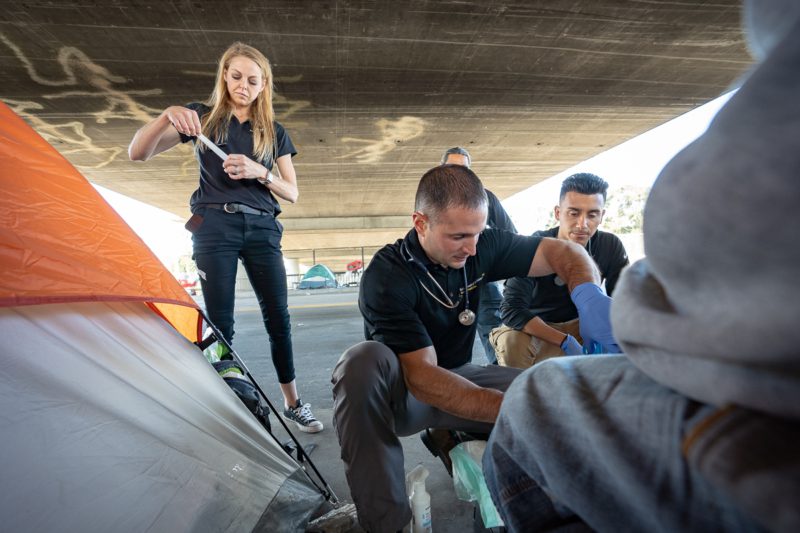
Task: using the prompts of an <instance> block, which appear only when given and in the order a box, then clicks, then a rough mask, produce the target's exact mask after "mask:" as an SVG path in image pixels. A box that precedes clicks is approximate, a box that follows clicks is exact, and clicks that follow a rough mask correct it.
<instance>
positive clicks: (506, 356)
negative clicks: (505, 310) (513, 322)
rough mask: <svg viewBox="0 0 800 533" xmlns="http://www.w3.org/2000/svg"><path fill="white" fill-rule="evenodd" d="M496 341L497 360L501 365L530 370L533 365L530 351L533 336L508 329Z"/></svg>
mask: <svg viewBox="0 0 800 533" xmlns="http://www.w3.org/2000/svg"><path fill="white" fill-rule="evenodd" d="M495 339H496V340H495V342H494V344H495V351H496V352H497V360H498V361H500V364H501V365H503V366H511V367H515V368H528V367H529V366H531V365H532V364H533V358H532V356H531V351H530V342H531V336H530V335H528V334H527V333H523V332H521V331H517V330H513V329H508V330H507V331H504V332H502V333H500V334H499V335H497V336H496V337H495ZM501 354H502V357H501Z"/></svg>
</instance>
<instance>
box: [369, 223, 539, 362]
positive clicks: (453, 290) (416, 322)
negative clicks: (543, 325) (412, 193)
mask: <svg viewBox="0 0 800 533" xmlns="http://www.w3.org/2000/svg"><path fill="white" fill-rule="evenodd" d="M540 241H541V238H539V237H525V236H521V235H516V234H513V233H509V232H506V231H500V230H493V229H487V230H485V231H484V232H483V233H481V236H480V238H479V239H478V244H477V252H476V254H475V255H474V256H472V257H470V258H468V259H467V262H466V265H465V268H466V274H467V285H468V287H469V289H468V291H469V292H468V294H469V308H470V309H472V311H473V312H475V313H476V314H477V312H478V304H479V301H478V300H479V298H480V296H479V295H480V291H479V290H476V289H478V288H479V286H480V285H482V284H484V283H486V282H488V281H495V280H498V279H506V278H510V277H514V276H524V275H527V273H528V270H529V269H530V266H531V262H532V261H533V256H534V254H535V253H536V248H537V247H538V246H539V242H540ZM426 270H427V271H428V272H430V273H431V275H433V277H434V279H436V281H437V282H438V283H439V285H440V286H441V287H442V289H444V290H445V291H447V293H448V296H449V297H450V299H451V300H452V301H453V302H459V304H458V305H457V306H456V307H455V309H448V308H446V307H445V306H443V305H441V304H440V303H438V302H437V301H436V300H435V299H434V298H432V297H431V296H430V295H429V294H428V293H427V292H426V291H425V290H424V289H423V288H422V286H421V285H420V283H422V284H424V285H425V287H427V288H428V290H430V291H431V292H432V293H433V294H435V295H436V296H437V298H439V299H440V300H443V301H445V302H446V300H445V298H444V296H443V295H442V294H441V293H440V291H439V289H438V288H437V287H436V284H435V283H433V281H431V279H430V278H429V277H428V275H427V274H426V273H425V272H426ZM463 292H464V273H463V269H460V268H459V269H452V268H444V267H441V266H439V265H435V264H433V263H432V262H431V261H430V260H429V259H428V256H427V255H425V252H424V251H423V249H422V247H421V245H420V243H419V239H418V238H417V232H416V230H411V231H410V232H409V233H408V235H406V237H405V239H400V240H398V241H397V242H395V243H394V244H388V245H386V246H384V247H383V248H382V249H381V250H380V251H379V252H378V253H377V254H375V257H373V258H372V261H371V262H370V264H369V267H368V268H367V269H366V271H365V272H364V275H363V277H362V278H361V289H360V292H359V296H358V306H359V308H360V309H361V314H362V315H363V316H364V329H365V336H366V338H367V339H368V340H376V341H378V342H382V343H383V344H385V345H386V346H388V347H389V348H391V349H392V350H393V351H394V352H395V353H396V354H401V353H407V352H413V351H415V350H419V349H422V348H426V347H428V346H433V347H434V349H435V350H436V355H437V358H438V365H439V366H440V367H443V368H455V367H458V366H461V365H463V364H466V363H468V362H469V361H470V359H471V358H472V345H473V342H474V340H475V329H476V326H477V320H476V321H475V322H473V324H472V325H470V326H463V325H461V323H459V321H458V314H459V313H461V312H462V311H463V310H464V303H465V299H464V297H463Z"/></svg>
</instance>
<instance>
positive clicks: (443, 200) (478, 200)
mask: <svg viewBox="0 0 800 533" xmlns="http://www.w3.org/2000/svg"><path fill="white" fill-rule="evenodd" d="M488 204H489V201H488V199H487V198H486V191H485V190H484V189H483V184H482V183H481V180H480V178H478V176H476V175H475V173H474V172H472V171H471V170H470V169H469V168H467V167H465V166H463V165H450V164H448V165H441V166H438V167H433V168H432V169H430V170H429V171H427V172H426V173H425V174H424V175H423V176H422V178H421V179H420V180H419V185H418V186H417V196H416V198H415V200H414V210H416V211H419V212H420V213H423V214H425V215H428V217H429V218H430V219H431V221H435V220H436V219H438V218H439V216H440V215H441V214H442V213H443V212H444V211H446V210H447V209H451V208H453V207H462V208H466V209H474V210H478V209H487V208H488V207H487V206H488Z"/></svg>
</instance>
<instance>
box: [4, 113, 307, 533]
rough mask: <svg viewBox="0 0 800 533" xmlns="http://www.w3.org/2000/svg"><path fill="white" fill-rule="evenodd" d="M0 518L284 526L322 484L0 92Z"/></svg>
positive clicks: (187, 308) (128, 527)
mask: <svg viewBox="0 0 800 533" xmlns="http://www.w3.org/2000/svg"><path fill="white" fill-rule="evenodd" d="M0 187H2V194H0V272H1V273H2V275H0V346H2V348H0V353H2V355H1V356H0V401H2V406H3V407H2V415H0V434H2V446H0V472H2V475H1V476H0V492H2V494H3V497H2V498H0V516H1V517H2V521H3V526H2V529H3V530H7V531H82V532H90V531H102V532H106V531H137V532H139V531H193V530H203V531H232V530H236V531H243V530H263V531H295V530H297V528H298V527H300V526H301V525H302V524H304V523H305V521H306V520H307V518H308V516H309V515H310V514H311V512H312V511H313V510H314V509H315V508H316V507H317V506H318V504H319V503H320V502H321V501H322V497H321V496H320V495H319V493H318V492H316V491H315V490H314V489H313V487H312V486H311V484H310V483H309V482H308V481H307V480H306V479H305V477H304V474H303V473H302V471H301V470H299V468H298V466H297V464H296V463H295V462H294V461H292V460H291V458H290V457H288V456H287V455H286V453H285V452H284V451H283V450H282V448H281V447H280V446H279V445H278V444H277V443H276V442H275V441H274V440H273V439H272V438H271V437H270V435H269V434H268V433H267V432H266V431H265V430H264V429H263V427H262V426H261V425H260V424H259V423H258V422H257V421H256V419H255V418H254V417H253V416H252V415H251V414H250V413H249V412H248V411H247V409H246V408H245V407H244V406H243V405H242V403H241V402H240V401H239V400H238V398H237V397H236V396H235V395H234V394H233V392H232V391H231V390H230V389H229V388H228V386H227V385H226V384H225V383H224V382H223V381H222V379H220V378H219V376H218V375H217V373H216V372H215V371H214V369H213V368H212V367H211V365H209V364H208V362H207V361H206V359H205V357H204V356H203V354H202V352H201V351H200V350H199V349H198V348H197V347H196V346H195V345H194V344H193V343H194V342H196V341H197V340H198V339H199V336H200V335H201V327H202V323H203V322H202V321H203V317H202V314H201V312H200V309H199V308H198V307H197V305H196V304H195V303H194V301H193V300H192V299H191V298H190V297H189V296H188V294H187V293H186V291H185V290H184V289H183V288H182V287H181V286H180V285H179V284H178V282H177V281H176V280H175V278H174V277H173V276H172V275H171V274H170V273H169V272H168V271H167V270H166V269H165V268H164V267H163V265H162V264H161V263H160V262H159V261H158V259H157V258H156V257H155V256H154V255H153V253H152V252H151V251H150V250H149V249H148V248H147V246H146V245H145V244H144V243H143V242H142V241H141V239H139V238H138V237H137V236H136V234H134V233H133V231H132V230H131V229H130V228H129V227H128V226H127V225H126V224H125V223H124V222H123V221H122V219H121V218H120V217H119V216H118V215H117V214H116V212H115V211H114V210H113V209H112V208H111V207H110V206H108V204H106V202H105V201H104V200H103V199H102V198H101V197H100V195H99V194H98V193H97V192H96V191H95V190H94V188H93V187H92V186H91V185H90V184H89V183H88V181H87V180H86V179H85V178H84V177H83V176H82V175H81V174H80V173H79V172H78V171H77V170H76V169H75V168H74V167H72V165H70V164H69V162H67V161H66V160H65V159H64V158H63V157H62V156H61V155H60V154H59V153H58V152H57V151H56V150H55V149H54V148H53V147H51V146H50V145H49V144H48V143H47V142H46V141H45V140H44V139H42V138H41V137H40V136H39V135H38V134H36V133H35V132H34V131H33V130H32V129H31V128H30V127H29V126H28V125H27V124H26V123H25V122H24V121H23V120H22V119H21V118H19V117H18V116H16V115H15V114H14V113H13V112H12V111H11V110H10V109H9V108H8V107H7V106H6V105H5V104H2V103H0Z"/></svg>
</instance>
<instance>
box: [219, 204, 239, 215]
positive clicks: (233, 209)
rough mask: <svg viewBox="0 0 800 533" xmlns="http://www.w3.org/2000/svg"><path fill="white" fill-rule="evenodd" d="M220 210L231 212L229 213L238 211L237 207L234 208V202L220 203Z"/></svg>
mask: <svg viewBox="0 0 800 533" xmlns="http://www.w3.org/2000/svg"><path fill="white" fill-rule="evenodd" d="M229 206H230V208H229ZM222 210H223V211H225V212H226V213H231V214H233V213H237V212H238V211H237V209H236V204H232V203H226V204H222Z"/></svg>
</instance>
